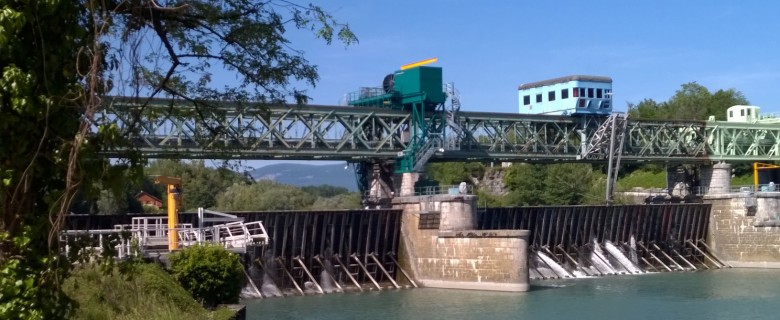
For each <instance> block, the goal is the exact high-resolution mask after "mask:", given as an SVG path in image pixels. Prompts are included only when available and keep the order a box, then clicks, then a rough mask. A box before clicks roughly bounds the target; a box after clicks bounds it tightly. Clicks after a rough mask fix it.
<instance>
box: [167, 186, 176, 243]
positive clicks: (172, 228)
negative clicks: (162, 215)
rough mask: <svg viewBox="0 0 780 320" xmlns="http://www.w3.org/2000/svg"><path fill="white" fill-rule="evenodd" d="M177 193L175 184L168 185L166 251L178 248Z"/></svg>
mask: <svg viewBox="0 0 780 320" xmlns="http://www.w3.org/2000/svg"><path fill="white" fill-rule="evenodd" d="M178 193H179V191H178V190H177V189H176V185H175V184H169V185H168V251H173V250H176V249H178V248H179V237H178V232H177V231H176V225H178V224H179V215H178V212H177V211H178V209H177V208H178V205H177V203H176V198H177V195H178Z"/></svg>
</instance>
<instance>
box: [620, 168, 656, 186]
mask: <svg viewBox="0 0 780 320" xmlns="http://www.w3.org/2000/svg"><path fill="white" fill-rule="evenodd" d="M633 188H643V189H649V188H666V172H664V171H660V172H653V171H645V170H636V171H634V172H631V173H630V174H628V175H627V176H624V177H623V178H620V179H618V182H617V190H620V191H630V190H631V189H633Z"/></svg>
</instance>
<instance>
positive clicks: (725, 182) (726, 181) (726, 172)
mask: <svg viewBox="0 0 780 320" xmlns="http://www.w3.org/2000/svg"><path fill="white" fill-rule="evenodd" d="M701 185H702V186H703V187H705V188H706V194H722V193H729V192H731V165H730V164H728V163H725V162H719V163H716V164H714V165H712V166H706V167H702V169H701Z"/></svg>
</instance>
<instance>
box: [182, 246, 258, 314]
mask: <svg viewBox="0 0 780 320" xmlns="http://www.w3.org/2000/svg"><path fill="white" fill-rule="evenodd" d="M170 261H171V272H172V274H173V276H174V278H175V279H176V280H178V281H179V283H180V284H181V285H182V287H184V289H186V290H187V291H189V292H190V294H192V296H193V297H194V298H195V299H197V300H200V301H201V303H203V305H205V306H208V307H212V306H215V305H217V304H220V303H237V302H238V298H239V295H240V293H241V288H243V286H244V281H245V280H246V279H245V278H244V266H243V265H242V264H241V259H240V258H239V256H238V255H236V254H233V253H231V252H230V251H227V250H226V249H225V248H222V247H221V246H218V245H198V246H193V247H189V248H186V249H184V250H182V251H179V252H175V253H173V254H171V256H170Z"/></svg>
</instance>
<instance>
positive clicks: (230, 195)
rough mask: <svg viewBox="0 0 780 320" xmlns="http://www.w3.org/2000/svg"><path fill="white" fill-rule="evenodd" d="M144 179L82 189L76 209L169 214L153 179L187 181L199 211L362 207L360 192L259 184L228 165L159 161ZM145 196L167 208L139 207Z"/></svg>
mask: <svg viewBox="0 0 780 320" xmlns="http://www.w3.org/2000/svg"><path fill="white" fill-rule="evenodd" d="M144 173H145V174H144V175H143V176H142V177H141V178H140V179H136V180H133V179H129V177H128V179H126V180H124V181H123V182H122V183H121V184H119V185H114V186H110V185H106V187H105V188H103V189H100V190H92V191H91V192H92V193H91V194H90V193H88V192H90V191H88V190H82V192H80V193H79V194H78V195H77V199H76V200H75V201H74V202H73V207H72V208H71V212H72V213H76V214H127V213H150V214H156V213H161V212H165V209H164V208H165V206H164V205H165V202H166V196H165V186H164V185H156V184H155V183H154V178H153V177H154V176H170V177H179V178H181V179H182V194H181V199H182V210H184V211H188V212H193V211H195V210H197V208H200V207H202V208H207V209H213V210H221V211H264V210H308V209H312V210H333V209H358V208H360V207H361V203H360V200H361V199H360V194H359V193H358V192H349V190H348V189H347V188H343V187H336V186H331V185H318V186H303V187H296V186H292V185H285V184H281V183H278V182H274V181H271V180H260V181H254V180H253V179H252V178H251V177H249V176H248V175H246V174H240V173H238V172H235V171H232V170H230V169H228V168H224V167H209V166H207V165H206V163H205V162H204V161H202V160H194V161H179V160H157V161H154V162H152V163H150V164H149V165H148V166H147V167H145V168H144ZM141 192H146V193H148V194H149V195H152V196H154V197H156V198H158V199H160V200H162V201H163V209H162V210H160V209H158V208H157V207H156V206H150V205H145V204H142V203H140V202H139V201H138V200H137V199H136V196H137V195H138V194H139V193H141Z"/></svg>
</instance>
